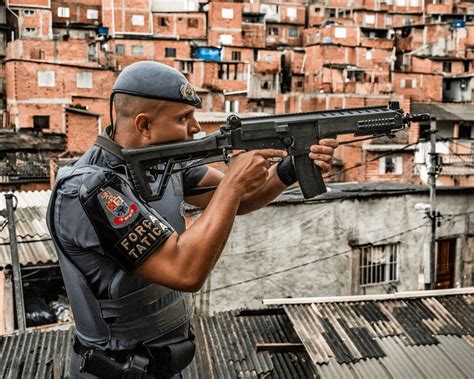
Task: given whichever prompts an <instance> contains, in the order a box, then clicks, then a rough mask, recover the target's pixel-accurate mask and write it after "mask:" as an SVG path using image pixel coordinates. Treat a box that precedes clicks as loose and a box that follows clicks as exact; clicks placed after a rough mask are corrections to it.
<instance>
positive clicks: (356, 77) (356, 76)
mask: <svg viewBox="0 0 474 379" xmlns="http://www.w3.org/2000/svg"><path fill="white" fill-rule="evenodd" d="M346 78H347V81H349V82H359V83H363V82H364V72H363V71H354V70H350V71H347V74H346Z"/></svg>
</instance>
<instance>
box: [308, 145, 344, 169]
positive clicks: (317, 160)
mask: <svg viewBox="0 0 474 379" xmlns="http://www.w3.org/2000/svg"><path fill="white" fill-rule="evenodd" d="M338 146H339V142H337V141H336V140H335V139H332V138H326V139H322V140H320V141H319V144H318V145H313V146H311V148H310V149H311V152H310V153H309V157H310V158H311V159H313V160H314V164H315V165H317V166H319V167H320V168H321V171H322V172H323V173H324V172H328V171H329V170H330V169H331V163H332V157H333V155H334V149H336V148H337V147H338Z"/></svg>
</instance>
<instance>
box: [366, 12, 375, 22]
mask: <svg viewBox="0 0 474 379" xmlns="http://www.w3.org/2000/svg"><path fill="white" fill-rule="evenodd" d="M364 21H365V23H366V24H375V15H373V14H366V15H365V17H364Z"/></svg>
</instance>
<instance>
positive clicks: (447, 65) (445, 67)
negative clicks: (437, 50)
mask: <svg viewBox="0 0 474 379" xmlns="http://www.w3.org/2000/svg"><path fill="white" fill-rule="evenodd" d="M451 70H452V62H450V61H446V62H443V72H451Z"/></svg>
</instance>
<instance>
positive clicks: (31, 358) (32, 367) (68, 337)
mask: <svg viewBox="0 0 474 379" xmlns="http://www.w3.org/2000/svg"><path fill="white" fill-rule="evenodd" d="M73 333H74V330H73V328H70V329H67V330H49V331H47V332H44V331H41V330H35V331H32V332H27V333H23V334H19V335H11V336H4V337H1V336H0V356H1V357H2V359H0V378H22V379H30V378H42V379H43V378H53V377H55V378H57V377H61V378H63V377H65V373H66V372H67V371H68V367H69V366H68V365H69V355H70V351H71V347H72V343H71V342H72V337H73ZM53 373H55V375H54V374H53Z"/></svg>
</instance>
